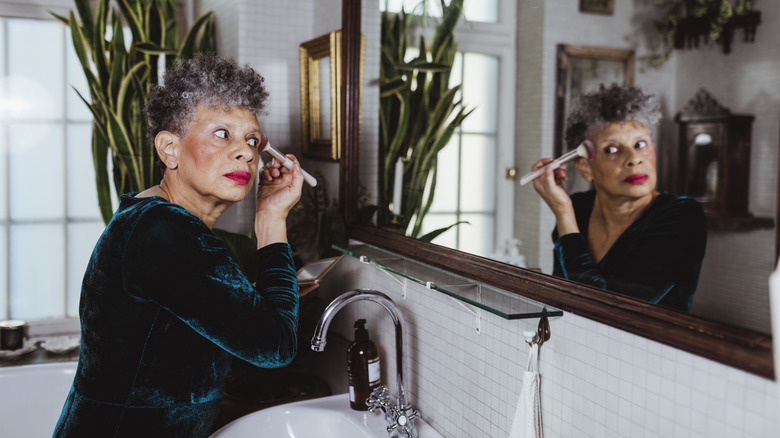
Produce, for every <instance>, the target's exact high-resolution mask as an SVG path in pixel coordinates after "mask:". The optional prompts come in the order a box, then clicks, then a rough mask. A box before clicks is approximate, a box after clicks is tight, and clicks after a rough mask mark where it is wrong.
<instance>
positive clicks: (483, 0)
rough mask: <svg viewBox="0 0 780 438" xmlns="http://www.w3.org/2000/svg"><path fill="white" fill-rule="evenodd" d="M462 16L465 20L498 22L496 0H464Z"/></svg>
mask: <svg viewBox="0 0 780 438" xmlns="http://www.w3.org/2000/svg"><path fill="white" fill-rule="evenodd" d="M463 16H464V17H466V20H467V21H472V22H474V21H479V22H482V23H498V0H466V1H465V2H463Z"/></svg>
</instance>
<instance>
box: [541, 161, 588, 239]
mask: <svg viewBox="0 0 780 438" xmlns="http://www.w3.org/2000/svg"><path fill="white" fill-rule="evenodd" d="M552 161H553V160H552V159H551V158H542V159H541V160H539V161H537V162H536V163H534V165H533V166H531V170H536V169H539V168H540V167H542V166H544V165H545V164H548V163H550V162H552ZM568 180H569V176H568V174H567V173H566V167H565V166H561V167H559V168H557V169H551V168H550V167H547V168H545V169H544V173H543V174H542V175H541V176H539V177H538V178H536V179H535V180H534V182H533V183H534V190H536V193H538V194H539V196H541V198H542V199H543V200H544V202H545V203H546V204H547V205H548V206H549V207H550V210H552V212H553V214H554V215H555V220H556V222H557V226H558V233H559V235H561V236H563V235H565V234H570V233H578V232H579V228H578V227H577V218H576V216H575V215H574V207H573V206H572V203H571V198H570V197H569V194H568V193H566V190H565V189H564V188H563V186H561V183H562V182H563V181H568Z"/></svg>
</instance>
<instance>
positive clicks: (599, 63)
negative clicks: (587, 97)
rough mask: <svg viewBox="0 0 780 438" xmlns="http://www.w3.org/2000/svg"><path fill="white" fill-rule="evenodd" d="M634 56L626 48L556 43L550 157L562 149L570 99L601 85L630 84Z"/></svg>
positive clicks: (563, 150)
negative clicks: (552, 140) (553, 111)
mask: <svg viewBox="0 0 780 438" xmlns="http://www.w3.org/2000/svg"><path fill="white" fill-rule="evenodd" d="M634 58H635V56H634V51H633V50H628V49H616V48H610V47H593V46H574V45H569V44H558V53H557V63H558V65H557V72H556V81H555V123H554V125H555V126H554V127H555V135H554V136H553V138H554V141H555V143H554V146H553V155H554V156H556V157H557V156H560V155H561V154H562V153H564V152H565V151H566V146H565V145H564V144H563V130H564V129H565V123H566V117H567V116H568V114H569V110H570V108H571V103H572V101H573V100H576V99H577V98H578V97H579V96H580V95H581V94H583V93H588V92H591V91H595V90H597V89H598V87H599V85H601V84H604V85H610V84H612V83H613V82H614V83H618V84H625V85H634Z"/></svg>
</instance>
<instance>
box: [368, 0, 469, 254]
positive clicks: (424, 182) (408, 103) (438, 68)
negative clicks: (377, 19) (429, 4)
mask: <svg viewBox="0 0 780 438" xmlns="http://www.w3.org/2000/svg"><path fill="white" fill-rule="evenodd" d="M441 10H442V18H441V20H440V21H439V23H438V24H437V25H436V26H435V28H434V32H433V38H432V43H431V45H430V46H428V45H427V44H426V41H425V38H424V37H423V36H420V39H419V46H418V55H417V56H416V57H415V58H414V59H413V60H411V61H408V62H407V61H406V60H405V59H404V57H405V55H406V53H407V48H408V40H409V39H410V38H411V33H412V30H413V28H414V26H412V25H411V24H410V19H409V18H410V17H409V16H408V15H407V14H406V13H405V12H404V11H403V10H402V11H401V13H400V14H397V15H391V14H389V13H388V12H384V13H383V14H382V43H381V50H382V53H381V63H380V74H379V82H380V98H379V100H380V102H379V105H380V110H379V114H380V116H379V117H380V120H379V126H380V136H379V156H380V169H381V172H380V176H379V208H378V215H379V223H380V224H382V225H389V224H392V225H393V227H394V228H396V229H398V230H400V231H401V232H404V233H408V234H409V235H410V236H411V237H418V235H419V234H420V232H421V229H422V223H423V219H424V217H425V215H426V213H427V212H428V210H429V209H430V206H431V203H432V202H433V196H434V193H435V189H436V167H437V155H438V153H439V151H440V150H441V149H442V148H443V147H444V146H446V145H447V143H448V142H449V141H450V139H451V138H452V135H453V133H454V132H455V130H456V129H457V128H458V127H459V126H460V124H461V123H462V122H463V120H464V119H465V118H466V117H467V116H468V115H469V114H470V113H471V110H467V109H466V108H465V107H464V105H463V103H462V101H461V100H460V98H459V97H458V90H459V89H460V86H451V85H450V73H451V71H452V64H453V61H454V59H455V55H456V53H457V44H456V43H455V40H454V37H453V32H454V29H455V25H456V24H457V23H458V21H459V19H460V17H461V16H462V13H463V12H462V11H463V0H452V1H450V2H449V5H447V4H445V2H444V1H443V0H441ZM396 169H398V171H396ZM398 178H401V179H402V181H397V179H398ZM399 189H400V193H399ZM394 195H395V196H394ZM398 195H401V196H400V199H399V196H398ZM394 198H395V204H396V205H394V210H395V212H391V211H390V209H389V204H390V200H392V199H394ZM399 203H400V205H397V204H399ZM412 220H413V221H414V222H413V223H412ZM448 228H449V227H448ZM445 230H446V229H441V230H437V232H435V233H432V234H431V235H429V236H427V237H426V239H427V240H431V239H432V238H433V237H435V236H436V235H438V234H439V233H441V232H443V231H445Z"/></svg>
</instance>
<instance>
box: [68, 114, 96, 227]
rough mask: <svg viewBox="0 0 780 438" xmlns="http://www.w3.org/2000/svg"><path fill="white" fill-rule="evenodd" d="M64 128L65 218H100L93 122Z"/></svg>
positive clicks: (69, 125)
mask: <svg viewBox="0 0 780 438" xmlns="http://www.w3.org/2000/svg"><path fill="white" fill-rule="evenodd" d="M67 130H68V132H67V143H66V145H67V151H68V152H67V155H66V159H67V164H68V168H67V177H68V191H67V199H68V217H69V218H81V219H83V218H94V219H99V218H100V209H99V208H98V199H97V189H96V188H95V168H94V167H93V166H92V125H90V124H73V123H71V124H68V128H67Z"/></svg>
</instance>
